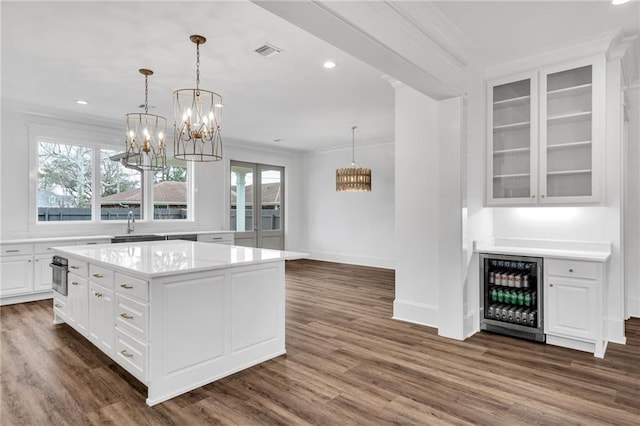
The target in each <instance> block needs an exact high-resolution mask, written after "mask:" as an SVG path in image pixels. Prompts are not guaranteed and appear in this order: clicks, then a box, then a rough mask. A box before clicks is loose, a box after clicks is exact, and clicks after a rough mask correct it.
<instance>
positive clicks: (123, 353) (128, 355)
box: [120, 349, 133, 358]
mask: <svg viewBox="0 0 640 426" xmlns="http://www.w3.org/2000/svg"><path fill="white" fill-rule="evenodd" d="M120 353H121V354H122V355H124V356H126V357H127V358H133V354H130V353H129V352H127V350H126V349H123V350H121V351H120Z"/></svg>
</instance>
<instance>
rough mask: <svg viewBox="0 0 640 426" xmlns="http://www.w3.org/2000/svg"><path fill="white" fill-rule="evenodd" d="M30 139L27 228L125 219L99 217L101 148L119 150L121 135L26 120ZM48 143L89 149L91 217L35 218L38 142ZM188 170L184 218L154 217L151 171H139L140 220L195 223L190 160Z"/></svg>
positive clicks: (106, 131) (103, 222) (192, 171)
mask: <svg viewBox="0 0 640 426" xmlns="http://www.w3.org/2000/svg"><path fill="white" fill-rule="evenodd" d="M27 132H28V139H29V228H30V229H32V228H35V229H42V228H41V227H51V226H55V227H62V226H65V225H67V226H68V225H71V226H74V227H75V226H82V225H96V224H101V225H107V224H122V223H125V222H126V219H114V220H102V218H101V211H100V207H101V201H102V196H101V192H102V191H101V182H100V180H101V175H100V173H101V162H100V156H101V150H103V149H104V150H111V151H122V149H120V148H121V147H120V145H116V144H115V143H114V142H116V141H117V142H119V141H120V139H121V138H119V137H117V136H114V132H111V131H109V129H106V128H105V130H104V131H103V132H98V133H91V132H88V131H83V130H78V129H71V128H62V127H55V126H47V125H41V124H31V123H27ZM40 142H50V143H59V144H65V145H76V146H82V147H86V148H90V149H91V151H92V159H91V164H92V169H91V170H92V175H91V185H92V197H91V220H68V221H38V154H39V143H40ZM185 167H186V169H187V217H186V219H158V220H156V219H154V211H153V189H152V186H153V176H152V174H153V173H154V172H153V171H142V172H141V173H142V176H141V186H142V204H141V207H142V217H141V219H140V222H141V223H165V224H166V223H186V222H194V217H195V214H194V211H195V205H194V201H195V197H194V194H193V192H194V188H195V184H194V176H195V173H194V167H193V164H192V163H191V162H188V161H187V162H186V164H185Z"/></svg>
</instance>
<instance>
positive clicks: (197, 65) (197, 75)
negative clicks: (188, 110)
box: [196, 42, 200, 94]
mask: <svg viewBox="0 0 640 426" xmlns="http://www.w3.org/2000/svg"><path fill="white" fill-rule="evenodd" d="M198 89H200V43H199V42H198V43H196V94H197V93H198V92H199V90H198Z"/></svg>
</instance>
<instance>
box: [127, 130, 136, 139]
mask: <svg viewBox="0 0 640 426" xmlns="http://www.w3.org/2000/svg"><path fill="white" fill-rule="evenodd" d="M135 135H136V134H135V133H133V130H129V137H130V138H133V137H134V136H135Z"/></svg>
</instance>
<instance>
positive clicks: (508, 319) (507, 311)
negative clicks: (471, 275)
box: [480, 254, 545, 342]
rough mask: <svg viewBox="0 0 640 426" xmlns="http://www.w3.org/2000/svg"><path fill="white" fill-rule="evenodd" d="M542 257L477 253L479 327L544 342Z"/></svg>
mask: <svg viewBox="0 0 640 426" xmlns="http://www.w3.org/2000/svg"><path fill="white" fill-rule="evenodd" d="M542 276H543V275H542V258H539V257H522V256H506V255H494V254H480V329H481V330H486V331H491V332H494V333H500V334H505V335H508V336H513V337H519V338H522V339H528V340H535V341H538V342H544V341H545V336H544V328H543V324H542V320H543V318H544V316H543V313H542V300H543V299H542V289H543V286H542V284H543V283H542Z"/></svg>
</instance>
